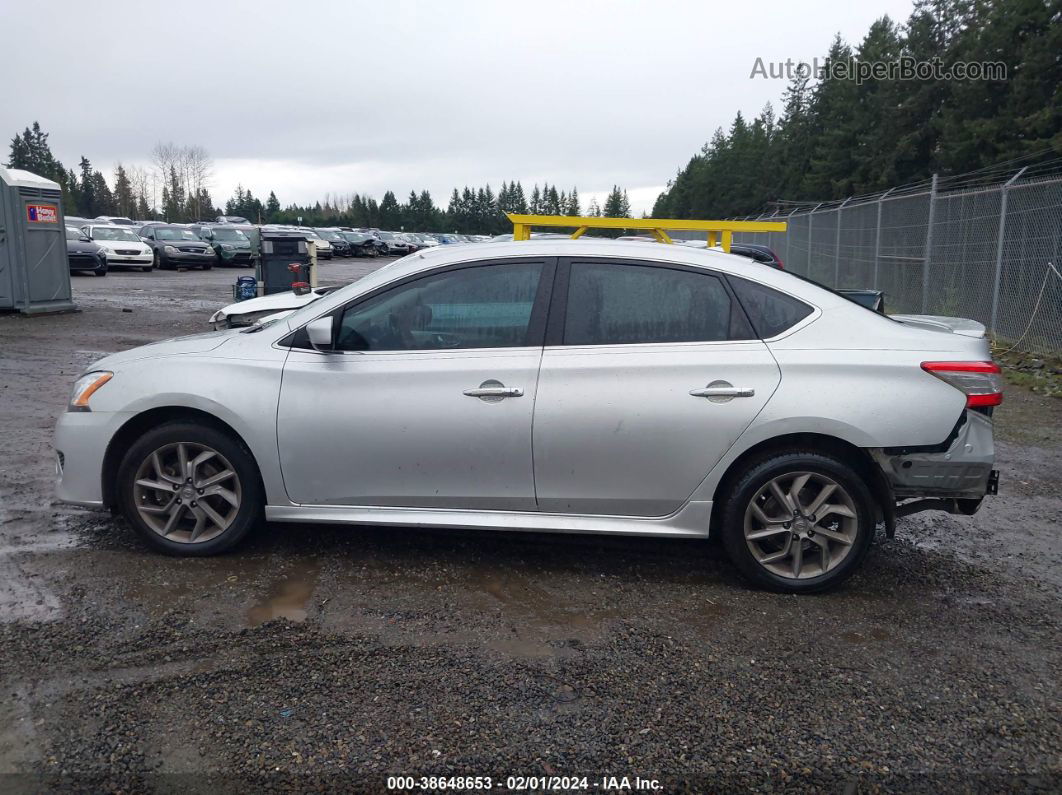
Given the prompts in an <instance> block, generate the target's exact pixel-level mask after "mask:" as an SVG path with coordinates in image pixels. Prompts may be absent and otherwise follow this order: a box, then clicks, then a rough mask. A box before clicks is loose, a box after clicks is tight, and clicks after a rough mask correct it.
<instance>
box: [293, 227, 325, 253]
mask: <svg viewBox="0 0 1062 795" xmlns="http://www.w3.org/2000/svg"><path fill="white" fill-rule="evenodd" d="M298 231H299V232H302V233H303V234H304V235H306V236H307V237H308V238H310V240H312V241H313V242H314V245H316V246H317V258H318V259H332V253H333V252H332V244H331V243H329V242H328V241H327V240H325V239H324V238H323V237H321V235H319V234H318V233H317V230H316V229H310V228H309V227H305V226H300V227H298Z"/></svg>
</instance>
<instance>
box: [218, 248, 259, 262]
mask: <svg viewBox="0 0 1062 795" xmlns="http://www.w3.org/2000/svg"><path fill="white" fill-rule="evenodd" d="M217 254H218V257H220V258H221V263H222V264H223V265H249V264H250V263H251V251H250V249H236V250H235V251H225V250H222V251H219V252H217Z"/></svg>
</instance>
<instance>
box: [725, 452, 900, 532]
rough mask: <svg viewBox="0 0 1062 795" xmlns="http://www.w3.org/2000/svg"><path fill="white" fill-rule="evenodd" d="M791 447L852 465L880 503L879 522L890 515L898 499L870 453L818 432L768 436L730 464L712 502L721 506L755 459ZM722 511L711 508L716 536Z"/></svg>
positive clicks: (878, 504)
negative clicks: (829, 456) (769, 437)
mask: <svg viewBox="0 0 1062 795" xmlns="http://www.w3.org/2000/svg"><path fill="white" fill-rule="evenodd" d="M791 450H806V451H810V452H817V453H825V454H827V455H832V456H833V457H835V458H837V459H839V460H840V461H843V462H844V463H846V464H847V465H848V466H850V467H851V468H852V469H853V471H855V472H857V473H858V474H859V475H860V476H861V477H862V478H863V481H864V482H865V483H866V484H867V488H868V489H869V490H870V493H871V495H873V497H874V501H875V502H876V503H877V504H876V506H875V508H876V509H877V514H878V515H877V517H876V519H877V521H882V520H883V519H886V518H887V514H889V513H891V511H892V510H893V505H894V503H895V500H894V498H893V496H892V491H891V489H890V487H889V484H888V481H887V480H886V479H885V475H884V473H882V471H881V467H879V466H878V465H877V463H876V462H875V461H874V459H873V458H871V456H870V453H868V452H867V451H866V450H864V449H863V448H861V447H856V446H855V445H854V444H852V443H851V442H846V441H844V440H843V439H838V438H837V437H836V436H826V435H824V434H819V433H790V434H786V435H784V436H776V437H774V438H773V439H767V440H765V441H762V442H760V443H759V444H756V445H753V446H752V447H750V448H749V449H748V450H746V451H745V452H744V453H742V454H741V455H740V456H738V457H737V458H736V459H735V460H734V461H733V462H732V463H731V464H730V466H729V467H727V470H726V474H724V475H723V478H722V480H720V481H719V485H717V486H716V487H715V494H714V495H713V505H715V506H719V507H720V508H721V507H722V504H723V502H725V501H726V499H727V497H728V496H729V495H730V494H731V492H732V491H733V485H734V483H735V481H736V480H737V479H738V478H739V477H741V474H742V473H743V472H745V471H746V470H747V469H748V468H749V467H750V466H752V465H753V464H754V463H755V462H756V461H760V460H762V459H764V458H769V457H770V456H772V455H776V454H778V453H782V452H787V451H791ZM722 514H723V512H722V510H715V509H713V510H712V527H711V533H712V535H715V534H716V532H717V530H718V528H717V522H718V521H719V517H721V516H722Z"/></svg>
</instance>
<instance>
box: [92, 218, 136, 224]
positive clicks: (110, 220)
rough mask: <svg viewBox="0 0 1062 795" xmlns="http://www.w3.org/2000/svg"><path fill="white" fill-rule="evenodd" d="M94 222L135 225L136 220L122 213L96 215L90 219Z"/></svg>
mask: <svg viewBox="0 0 1062 795" xmlns="http://www.w3.org/2000/svg"><path fill="white" fill-rule="evenodd" d="M92 223H94V224H113V225H114V226H136V221H134V220H133V219H132V218H126V217H125V216H124V215H98V216H96V217H95V218H93V219H92Z"/></svg>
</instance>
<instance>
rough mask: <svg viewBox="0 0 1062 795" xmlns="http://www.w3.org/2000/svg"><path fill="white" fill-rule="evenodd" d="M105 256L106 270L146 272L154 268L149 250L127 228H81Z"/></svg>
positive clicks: (94, 226) (89, 225) (105, 225)
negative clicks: (117, 269)
mask: <svg viewBox="0 0 1062 795" xmlns="http://www.w3.org/2000/svg"><path fill="white" fill-rule="evenodd" d="M81 231H82V232H84V233H85V234H86V235H87V236H88V237H89V238H91V239H92V241H93V242H94V243H97V244H98V245H99V246H101V247H102V248H103V250H104V251H105V252H106V254H107V268H108V269H114V268H139V269H140V270H142V271H144V272H147V271H150V270H151V269H152V268H153V267H154V260H153V256H152V250H151V248H150V247H149V246H148V245H147V244H146V243H145V242H144V241H143V240H141V239H140V237H139V235H137V233H136V232H135V231H133V229H132V228H130V227H128V226H114V225H111V224H97V223H90V224H86V225H85V226H83V227H81Z"/></svg>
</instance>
